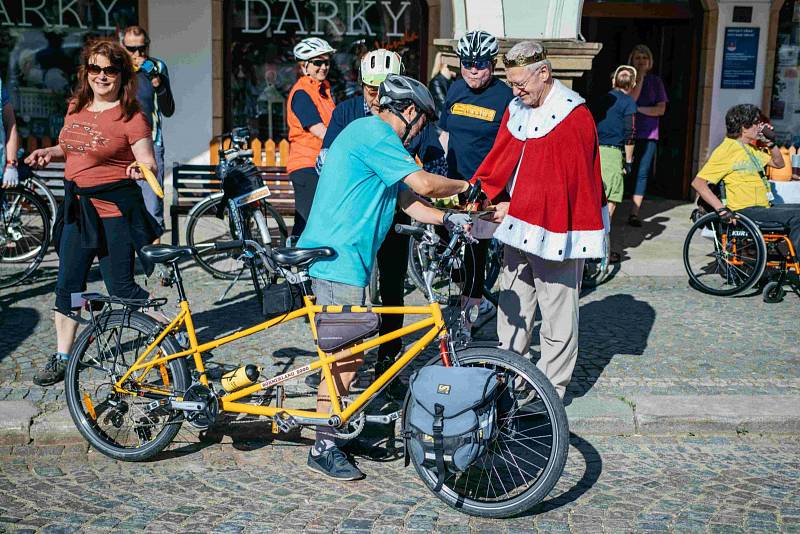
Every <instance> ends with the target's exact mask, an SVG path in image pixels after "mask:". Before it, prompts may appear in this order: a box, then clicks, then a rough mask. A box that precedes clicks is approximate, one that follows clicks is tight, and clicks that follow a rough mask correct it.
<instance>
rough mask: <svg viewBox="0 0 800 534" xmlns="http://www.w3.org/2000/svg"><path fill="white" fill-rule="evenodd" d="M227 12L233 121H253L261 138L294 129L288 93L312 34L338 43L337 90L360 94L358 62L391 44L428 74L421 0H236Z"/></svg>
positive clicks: (407, 63)
mask: <svg viewBox="0 0 800 534" xmlns="http://www.w3.org/2000/svg"><path fill="white" fill-rule="evenodd" d="M224 20H225V47H224V50H225V53H226V54H227V57H226V61H225V67H224V68H225V72H224V76H225V87H224V102H225V104H224V105H225V125H226V128H231V127H233V126H248V127H250V128H251V130H252V131H254V132H256V134H257V136H258V137H260V138H261V139H274V140H276V141H277V140H280V139H283V138H285V137H286V135H287V127H286V106H287V102H286V98H287V96H288V94H289V91H290V89H291V88H292V85H294V83H295V81H296V80H297V76H298V75H299V74H300V70H299V68H298V66H297V63H295V61H294V59H293V56H292V49H293V48H294V45H295V44H296V43H297V42H298V41H299V40H301V39H303V38H305V37H321V38H323V39H325V40H327V41H328V42H329V43H330V44H331V46H333V47H334V48H335V49H336V54H335V55H334V57H333V61H332V64H331V70H330V74H329V76H328V80H329V81H330V82H331V85H332V89H333V94H334V98H335V99H336V101H337V102H341V101H342V100H344V99H345V98H349V97H351V96H354V95H357V94H360V92H361V87H360V83H359V79H358V65H359V59H360V58H361V56H362V55H363V54H364V53H366V52H367V51H369V50H374V49H376V48H388V49H391V50H394V51H396V52H397V53H399V54H400V55H401V57H402V58H403V64H404V67H405V73H406V74H408V75H409V76H413V77H415V78H418V79H420V77H421V76H424V75H425V72H424V71H425V67H424V65H425V64H426V58H425V57H424V56H425V44H426V42H427V38H426V26H427V7H426V5H425V3H424V2H423V1H421V0H382V1H374V0H370V1H365V0H228V1H227V2H226V3H225V4H224Z"/></svg>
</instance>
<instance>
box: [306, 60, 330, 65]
mask: <svg viewBox="0 0 800 534" xmlns="http://www.w3.org/2000/svg"><path fill="white" fill-rule="evenodd" d="M309 63H311V64H312V65H314V66H315V67H322V66H323V65H324V66H326V67H327V66H328V65H330V64H331V61H330V60H329V59H312V60H311V61H309Z"/></svg>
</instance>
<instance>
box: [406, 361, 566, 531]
mask: <svg viewBox="0 0 800 534" xmlns="http://www.w3.org/2000/svg"><path fill="white" fill-rule="evenodd" d="M457 356H458V361H459V364H460V365H462V366H470V367H485V368H488V369H492V370H494V371H495V372H496V373H497V379H498V380H499V381H500V382H501V383H502V386H501V388H500V395H499V400H498V406H497V408H498V415H497V426H498V430H497V432H496V435H495V436H494V438H493V439H492V440H491V442H490V444H489V447H488V449H489V450H488V452H487V453H486V454H485V455H484V456H483V458H481V459H480V460H477V461H476V462H475V463H474V464H473V465H471V466H470V467H469V468H468V469H467V470H466V471H462V472H449V473H447V475H446V476H445V479H444V484H443V486H442V488H441V489H440V490H439V491H434V487H435V486H436V481H437V474H436V471H435V469H432V468H428V467H425V466H424V465H421V464H419V463H417V462H416V461H414V462H413V463H414V468H415V469H416V470H417V474H419V476H420V477H421V478H422V481H423V482H424V483H425V485H426V486H427V487H428V489H430V490H431V491H432V492H433V493H434V494H435V495H436V496H437V497H439V498H440V499H441V500H443V501H444V502H445V503H447V504H448V505H449V506H451V507H453V508H455V509H457V510H460V511H463V512H466V513H468V514H470V515H476V516H481V517H509V516H513V515H517V514H520V513H522V512H524V511H526V510H528V509H530V508H531V507H533V506H535V505H536V504H538V503H539V502H541V501H542V500H543V499H544V498H545V497H547V495H548V494H549V493H550V491H551V490H552V489H553V487H554V486H555V485H556V482H558V479H559V478H560V477H561V473H562V472H563V471H564V465H565V464H566V461H567V450H568V447H569V426H568V423H567V415H566V412H565V411H564V405H563V403H562V402H561V399H559V398H558V394H557V393H556V391H555V388H554V387H553V385H552V384H551V383H550V381H549V380H548V379H547V378H546V377H545V376H544V375H543V374H542V373H541V371H539V370H538V369H537V368H536V366H535V365H534V364H533V363H531V362H530V360H528V359H527V358H524V357H522V356H520V355H518V354H515V353H513V352H510V351H506V350H502V349H499V348H483V347H470V348H467V349H465V350H463V351H460V352H458V354H457ZM437 363H439V357H438V356H437V357H436V358H434V359H433V360H431V362H429V364H428V365H435V364H437ZM409 400H410V395H409V396H407V397H406V404H405V407H404V408H407V407H408V402H409ZM403 413H404V414H405V413H407V411H406V409H404V410H403ZM403 429H404V430H407V428H406V422H405V419H404V422H403ZM412 460H413V457H412Z"/></svg>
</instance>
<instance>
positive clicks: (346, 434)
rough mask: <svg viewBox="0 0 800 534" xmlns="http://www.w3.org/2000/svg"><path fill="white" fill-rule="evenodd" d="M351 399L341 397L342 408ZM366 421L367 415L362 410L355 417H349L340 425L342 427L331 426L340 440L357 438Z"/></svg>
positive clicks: (350, 401) (349, 402)
mask: <svg viewBox="0 0 800 534" xmlns="http://www.w3.org/2000/svg"><path fill="white" fill-rule="evenodd" d="M352 402H353V401H352V400H350V399H349V398H347V397H343V398H342V408H345V407H346V406H347V405H348V404H351V403H352ZM366 422H367V416H366V414H365V413H364V411H362V412H361V413H360V414H358V415H357V416H356V417H352V418H350V420H349V421H347V423H346V424H345V425H344V426H342V428H340V429H339V428H331V431H333V433H334V434H336V437H337V438H339V439H341V440H348V439H353V438H357V437H358V435H359V434H361V432H362V431H363V430H364V424H365V423H366Z"/></svg>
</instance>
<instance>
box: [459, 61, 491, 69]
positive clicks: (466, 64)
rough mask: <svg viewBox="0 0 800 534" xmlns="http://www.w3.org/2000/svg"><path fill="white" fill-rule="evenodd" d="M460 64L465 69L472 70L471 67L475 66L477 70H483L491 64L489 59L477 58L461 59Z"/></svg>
mask: <svg viewBox="0 0 800 534" xmlns="http://www.w3.org/2000/svg"><path fill="white" fill-rule="evenodd" d="M461 66H462V67H464V68H465V69H467V70H472V69H473V68H476V69H478V70H483V69H488V68H489V67H491V66H492V60H491V59H479V60H471V59H465V60H461Z"/></svg>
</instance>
